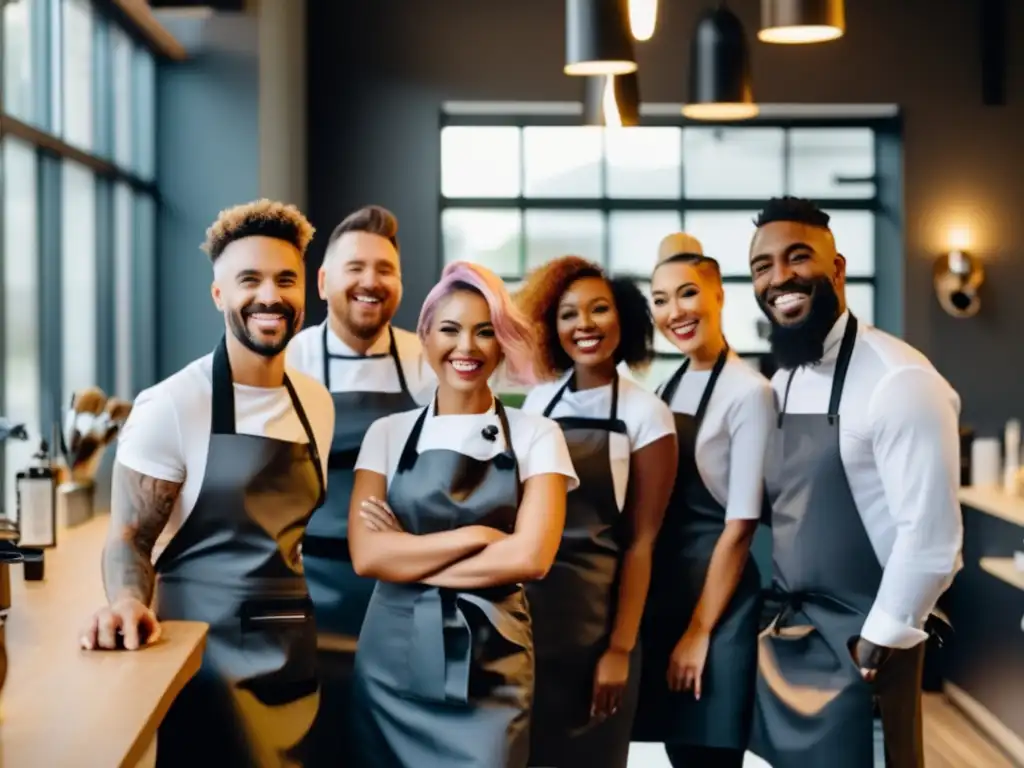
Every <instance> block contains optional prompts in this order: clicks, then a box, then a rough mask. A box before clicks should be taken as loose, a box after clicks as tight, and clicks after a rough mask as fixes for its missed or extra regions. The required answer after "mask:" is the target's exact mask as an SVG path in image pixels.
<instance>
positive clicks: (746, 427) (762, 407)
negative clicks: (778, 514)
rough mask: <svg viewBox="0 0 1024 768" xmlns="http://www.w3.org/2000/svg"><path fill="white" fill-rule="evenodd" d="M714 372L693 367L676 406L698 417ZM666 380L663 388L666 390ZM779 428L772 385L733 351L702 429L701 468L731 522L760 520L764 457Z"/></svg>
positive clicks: (681, 384)
mask: <svg viewBox="0 0 1024 768" xmlns="http://www.w3.org/2000/svg"><path fill="white" fill-rule="evenodd" d="M710 380H711V370H710V369H709V370H706V371H694V370H692V369H688V370H687V371H686V373H684V374H683V378H682V380H681V381H680V382H679V386H678V387H677V388H676V393H675V395H674V396H673V397H672V410H673V411H674V412H675V413H685V414H689V415H690V416H693V415H695V414H696V413H697V408H698V407H699V406H700V400H701V397H703V395H704V390H705V389H707V385H708V382H709V381H710ZM667 383H668V380H666V381H665V382H664V383H662V385H661V386H660V387H658V392H663V391H664V389H665V384H667ZM774 426H775V398H774V396H773V394H772V387H771V383H770V382H769V381H768V379H766V378H765V377H764V376H762V375H761V374H760V373H759V372H758V371H755V370H754V369H753V368H752V367H750V366H749V365H748V364H747V363H745V362H744V361H743V360H742V359H741V358H740V357H739V356H738V355H736V353H734V352H732V351H730V353H729V356H728V358H727V359H726V361H725V365H724V366H723V367H722V373H721V375H719V377H718V382H717V383H716V384H715V390H714V392H712V393H711V399H710V400H709V401H708V407H707V410H706V411H705V413H704V421H703V422H702V423H701V426H700V431H699V432H698V433H697V446H696V457H697V470H698V471H699V472H700V477H701V480H703V481H704V485H705V486H706V487H707V489H708V492H709V493H710V494H711V495H712V496H713V497H714V499H715V500H716V501H717V502H718V503H719V504H721V505H722V506H723V507H725V519H726V520H757V519H758V518H759V517H760V516H761V505H762V503H763V501H764V460H765V451H766V450H767V447H768V440H769V437H770V436H771V434H772V428H773V427H774Z"/></svg>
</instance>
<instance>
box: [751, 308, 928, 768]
mask: <svg viewBox="0 0 1024 768" xmlns="http://www.w3.org/2000/svg"><path fill="white" fill-rule="evenodd" d="M856 339H857V319H856V318H855V317H854V316H853V315H852V314H851V315H850V316H849V320H848V322H847V326H846V332H845V334H844V335H843V340H842V343H841V345H840V348H839V356H838V358H837V360H836V368H835V373H834V374H833V378H832V394H831V398H830V401H829V407H828V413H823V414H805V413H786V406H787V405H788V400H789V387H790V385H791V384H792V382H793V376H794V375H795V370H794V371H793V372H792V373H790V376H789V381H788V382H787V384H786V392H785V396H784V398H783V402H782V407H781V409H780V412H779V417H778V428H777V429H776V430H775V436H774V440H773V443H772V445H771V446H770V450H769V453H768V458H767V464H766V469H765V475H766V482H767V487H768V492H769V496H770V501H771V505H772V554H773V561H774V574H773V588H772V596H773V597H774V598H775V600H777V601H778V602H779V603H780V605H779V606H778V607H777V608H775V609H774V610H773V611H772V616H773V618H772V619H771V623H770V624H769V626H768V628H767V629H766V630H765V631H764V632H763V633H762V634H761V637H760V641H759V658H758V677H757V697H756V698H757V707H756V715H755V718H754V732H753V738H752V744H751V749H752V750H753V751H754V752H756V753H757V754H759V755H760V756H762V757H763V758H764V759H765V760H767V761H768V762H769V763H771V765H772V766H773V768H808V766H818V765H827V766H829V768H871V766H873V765H874V706H875V701H876V699H877V700H878V704H879V705H880V707H881V709H882V716H883V723H884V727H885V736H886V752H887V762H886V765H887V766H888V768H921V767H922V766H923V765H924V757H923V748H922V743H921V732H920V717H919V714H920V690H921V688H920V675H921V669H922V666H921V664H922V660H923V653H924V644H921V645H920V646H918V647H917V648H913V649H909V650H906V651H896V652H895V653H894V654H893V655H892V657H891V658H890V659H889V661H888V662H887V663H886V664H885V665H884V666H883V667H882V669H881V670H879V676H878V682H877V684H875V685H871V684H868V683H866V682H865V681H864V680H863V678H862V677H861V675H860V671H859V669H858V667H857V664H856V662H855V661H854V660H853V657H852V655H851V651H850V643H851V642H852V641H853V640H855V639H856V638H857V637H858V636H859V635H860V632H861V628H862V627H863V625H864V621H865V619H866V618H867V615H868V612H869V611H870V610H871V606H872V605H873V604H874V601H875V596H876V595H877V593H878V587H879V585H880V584H881V581H882V567H881V565H880V564H879V562H878V558H877V556H876V555H875V551H874V549H873V547H872V546H871V540H870V539H869V538H868V535H867V531H865V529H864V524H863V521H862V520H861V516H860V513H859V512H858V510H857V505H856V504H855V502H854V498H853V494H852V492H851V491H850V485H849V482H848V480H847V477H846V472H845V469H844V468H843V462H842V456H841V454H840V431H839V403H840V400H841V399H842V395H843V386H844V384H845V382H846V372H847V369H848V367H849V364H850V357H851V355H852V354H853V348H854V345H855V343H856Z"/></svg>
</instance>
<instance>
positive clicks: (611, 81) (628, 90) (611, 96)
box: [583, 72, 640, 128]
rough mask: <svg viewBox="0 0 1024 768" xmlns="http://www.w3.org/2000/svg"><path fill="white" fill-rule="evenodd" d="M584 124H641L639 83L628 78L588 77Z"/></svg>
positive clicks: (612, 126) (584, 99) (633, 75)
mask: <svg viewBox="0 0 1024 768" xmlns="http://www.w3.org/2000/svg"><path fill="white" fill-rule="evenodd" d="M583 123H584V125H598V126H604V127H606V128H628V127H630V126H634V125H639V123H640V81H639V78H638V77H637V75H636V73H635V72H634V73H631V74H629V75H618V76H611V75H609V76H607V77H588V78H587V80H586V85H585V91H584V95H583Z"/></svg>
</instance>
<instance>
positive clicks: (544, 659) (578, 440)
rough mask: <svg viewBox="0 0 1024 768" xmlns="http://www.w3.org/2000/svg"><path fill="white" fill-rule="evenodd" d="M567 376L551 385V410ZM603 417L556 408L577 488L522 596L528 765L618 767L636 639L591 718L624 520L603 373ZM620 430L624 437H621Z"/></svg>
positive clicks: (621, 426)
mask: <svg viewBox="0 0 1024 768" xmlns="http://www.w3.org/2000/svg"><path fill="white" fill-rule="evenodd" d="M572 380H573V377H572V376H570V378H569V380H568V381H566V383H565V384H564V385H563V386H562V387H561V388H559V390H558V392H557V393H556V394H555V396H554V397H553V398H552V399H551V402H550V403H549V404H548V406H547V408H545V409H544V416H550V415H551V413H552V411H553V410H554V408H555V406H556V405H557V404H558V402H559V401H560V400H561V398H562V395H563V393H564V392H565V390H566V389H567V388H568V387H569V386H570V384H571V382H572ZM611 386H612V390H611V398H612V402H611V412H610V413H609V415H608V418H607V419H593V418H583V417H575V416H565V417H560V418H558V419H555V421H556V422H557V423H558V425H559V426H560V427H561V428H562V432H563V434H564V435H565V440H566V444H567V445H568V447H569V455H570V456H571V457H572V463H573V467H574V468H575V469H576V474H577V476H578V477H579V479H580V485H579V487H578V488H577V489H576V490H574V491H572V492H571V493H569V495H568V497H567V499H566V515H565V529H564V532H563V534H562V543H561V544H560V545H559V548H558V554H557V555H556V557H555V562H554V565H553V566H552V567H551V570H550V571H549V573H548V575H547V576H546V577H545V578H544V579H543V580H542V581H535V582H530V583H529V584H527V587H526V595H527V598H528V599H529V601H530V613H531V615H532V616H533V634H534V643H535V646H536V654H537V687H536V693H535V696H534V705H533V715H532V718H531V719H532V722H531V725H530V765H531V766H532V767H533V768H547V767H549V766H552V767H553V766H557V767H558V768H576V767H577V766H583V765H585V766H588V768H624V766H625V765H626V760H627V759H628V756H629V734H630V728H631V726H632V723H633V713H634V712H635V710H636V691H637V686H638V684H639V682H640V669H639V665H640V655H639V644H638V645H637V650H636V651H635V652H634V653H633V654H632V655H631V658H630V677H629V682H628V684H627V689H626V693H625V695H624V696H623V700H622V703H621V704H620V706H619V711H618V712H617V713H616V714H615V715H612V716H610V717H609V718H608V719H606V720H604V721H603V722H597V721H594V720H592V719H591V717H590V705H591V702H592V699H593V691H594V672H595V668H596V666H597V662H598V661H599V660H600V658H601V655H602V654H603V653H604V652H605V651H606V650H607V648H608V640H609V636H610V634H611V631H612V625H613V621H614V615H615V606H616V603H617V600H618V577H619V566H620V564H621V560H622V554H623V550H624V546H623V542H624V537H625V532H624V531H623V530H622V526H623V525H624V522H623V521H622V515H621V513H620V511H619V505H618V502H617V499H616V495H615V482H614V477H613V475H612V465H611V457H610V447H611V435H612V434H620V435H623V436H626V434H627V433H626V425H625V423H624V422H623V421H622V420H621V419H619V417H618V405H619V378H618V375H617V374H616V376H615V379H614V380H613V381H612V385H611ZM627 439H628V438H627Z"/></svg>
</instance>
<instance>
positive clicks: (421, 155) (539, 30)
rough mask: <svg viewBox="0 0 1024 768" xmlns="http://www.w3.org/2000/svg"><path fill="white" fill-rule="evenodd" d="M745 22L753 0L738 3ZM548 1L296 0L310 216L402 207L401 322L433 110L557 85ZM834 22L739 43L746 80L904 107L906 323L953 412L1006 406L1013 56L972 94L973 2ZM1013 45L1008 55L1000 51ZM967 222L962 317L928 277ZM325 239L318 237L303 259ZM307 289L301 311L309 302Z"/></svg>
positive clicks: (1017, 9) (674, 70) (672, 6)
mask: <svg viewBox="0 0 1024 768" xmlns="http://www.w3.org/2000/svg"><path fill="white" fill-rule="evenodd" d="M702 5H703V4H702V3H698V2H693V3H682V2H675V1H672V2H662V3H659V7H660V14H661V16H660V19H659V25H658V30H657V32H656V33H655V37H654V39H653V40H652V41H651V42H649V43H646V44H642V45H640V46H639V47H638V56H639V59H640V71H641V87H642V91H643V96H644V99H645V101H651V102H670V103H678V102H681V101H683V99H684V84H685V82H686V79H687V66H688V64H687V59H688V47H689V37H690V31H691V29H692V27H693V23H694V20H695V18H696V14H697V12H698V11H699V9H700V8H701V7H702ZM1010 6H1012V10H1011V14H1012V18H1011V20H1010V24H1009V34H1010V50H1011V51H1012V50H1014V48H1017V49H1019V48H1020V46H1021V44H1022V43H1024V4H1021V3H1010ZM733 7H734V8H735V9H736V10H737V12H738V13H740V14H741V16H742V18H743V20H744V23H745V24H746V26H747V30H748V33H749V34H750V35H751V37H752V36H753V33H754V30H755V29H756V26H757V21H758V19H757V15H758V3H756V2H749V3H736V4H733ZM563 14H564V3H562V2H560V0H515V2H511V1H510V0H443V2H430V3H427V2H410V0H374V2H372V3H368V2H362V3H340V2H336V0H310V2H309V10H308V36H309V45H308V52H309V53H308V60H307V67H308V72H309V113H308V114H309V214H310V217H311V219H312V221H313V223H314V225H316V226H317V227H318V228H319V230H320V232H321V233H325V232H328V231H329V230H330V228H331V227H332V226H333V225H334V224H335V223H337V221H339V220H340V218H341V217H342V216H343V215H344V214H345V213H347V212H349V211H351V210H352V209H354V208H356V207H358V206H361V205H364V204H366V203H369V202H374V203H380V204H382V205H386V206H388V207H390V208H391V209H393V210H394V211H395V212H396V214H397V215H398V217H399V220H400V222H401V230H400V237H401V239H402V244H403V268H404V272H405V276H406V294H405V300H404V303H403V307H402V309H401V310H400V313H399V321H400V322H401V323H403V324H405V325H410V324H412V322H413V321H414V319H415V315H416V312H417V309H418V307H419V304H420V302H421V301H422V299H423V297H424V296H425V294H426V292H427V290H428V289H429V287H430V285H431V284H432V283H433V281H434V280H435V279H436V277H437V275H438V274H439V269H440V254H439V247H438V242H439V231H438V229H439V221H438V218H439V217H438V206H437V200H438V190H439V188H440V186H439V185H440V178H439V176H440V170H439V166H440V143H439V140H438V119H439V114H440V107H441V103H442V102H443V101H446V100H480V101H499V100H509V101H545V100H554V101H569V100H578V99H579V97H580V86H579V83H578V82H577V81H575V80H573V79H571V78H567V77H564V76H563V75H562V74H561V67H562V59H563V51H564V34H565V31H564V29H565V28H564V21H563ZM847 23H848V30H849V31H848V34H847V36H846V37H845V38H843V39H842V40H840V41H837V42H835V43H830V44H828V45H820V46H810V47H804V46H795V47H788V46H767V45H763V44H754V46H753V66H754V72H755V89H756V91H755V93H756V97H757V99H758V100H759V101H762V102H770V103H830V104H833V103H896V104H899V105H901V106H902V108H903V110H904V115H905V123H904V124H905V147H904V179H903V181H904V187H903V192H904V200H903V202H904V212H905V216H904V222H903V225H904V238H905V253H906V262H905V264H904V278H905V279H904V297H903V298H904V301H903V310H904V312H903V323H902V327H903V329H904V337H905V338H906V339H907V340H908V341H910V342H911V343H912V344H914V345H916V346H917V347H919V348H920V349H921V350H922V351H924V352H925V353H926V354H928V355H929V356H930V357H931V358H932V359H933V360H934V361H935V363H936V365H937V366H938V367H939V368H940V370H942V372H943V373H944V374H945V375H946V376H947V377H948V378H949V379H950V380H951V381H952V383H953V385H954V386H955V387H956V388H957V389H958V390H959V391H960V393H961V395H962V396H963V399H964V421H965V422H966V423H970V424H974V425H975V426H977V427H978V428H979V430H980V431H982V432H984V433H994V431H995V430H996V429H997V428H998V427H999V426H1000V425H1001V424H1002V423H1003V422H1004V421H1005V419H1006V418H1008V417H1009V416H1011V415H1020V414H1021V410H1022V409H1020V408H1019V406H1018V399H1017V393H1018V386H1017V382H1018V381H1020V380H1021V378H1022V376H1024V345H1021V344H1020V343H1019V342H1018V341H1017V339H1018V335H1017V334H1018V329H1019V328H1020V327H1024V302H1022V301H1020V300H1019V299H1018V296H1017V291H1018V286H1020V285H1022V284H1024V262H1022V260H1021V256H1020V255H1019V254H1017V253H1016V252H1015V251H1016V246H1017V244H1018V243H1020V242H1021V241H1024V217H1021V216H1020V215H1019V214H1018V213H1017V210H1016V208H1017V206H1018V201H1019V200H1020V199H1022V198H1024V175H1022V173H1021V169H1022V168H1024V143H1021V142H1020V140H1019V139H1018V138H1016V135H1017V132H1018V131H1019V129H1020V126H1021V125H1022V124H1024V98H1021V96H1022V78H1024V58H1022V57H1017V58H1016V59H1013V60H1011V62H1010V67H1011V71H1010V73H1009V82H1008V92H1009V94H1010V102H1011V103H1010V105H1009V106H1004V107H984V106H982V104H981V75H980V53H979V51H980V40H979V37H978V27H979V22H978V18H977V10H976V3H975V2H974V0H900V2H893V1H892V0H858V2H856V3H847ZM1011 58H1012V57H1011ZM964 221H967V222H969V223H970V224H971V226H972V230H973V234H974V238H975V244H974V246H973V250H974V251H975V252H976V253H978V254H979V255H981V256H982V258H983V259H984V260H985V264H986V266H987V269H988V275H989V278H988V284H987V286H986V291H985V306H984V308H983V312H982V315H981V316H980V317H978V318H976V319H973V320H967V321H957V320H953V319H951V318H948V317H946V316H945V315H943V314H942V312H941V310H940V309H939V308H938V306H937V304H936V302H935V299H934V297H933V295H932V292H931V269H932V263H933V261H934V259H935V257H936V256H937V255H938V254H939V253H940V252H941V251H942V249H943V248H944V247H946V242H945V241H946V237H947V233H948V231H949V229H950V228H951V227H952V226H955V225H958V224H960V223H962V222H964ZM325 241H326V237H322V236H321V237H319V238H317V239H316V240H315V242H314V246H313V248H312V253H311V256H310V270H311V274H312V271H313V270H315V268H316V267H317V266H318V260H319V258H320V257H321V255H322V248H323V244H324V242H325ZM323 311H324V310H323V307H322V304H321V303H320V302H319V301H318V300H316V299H315V293H314V294H312V295H311V297H310V306H309V310H308V316H309V321H310V322H316V321H318V320H319V319H322V317H323Z"/></svg>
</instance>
